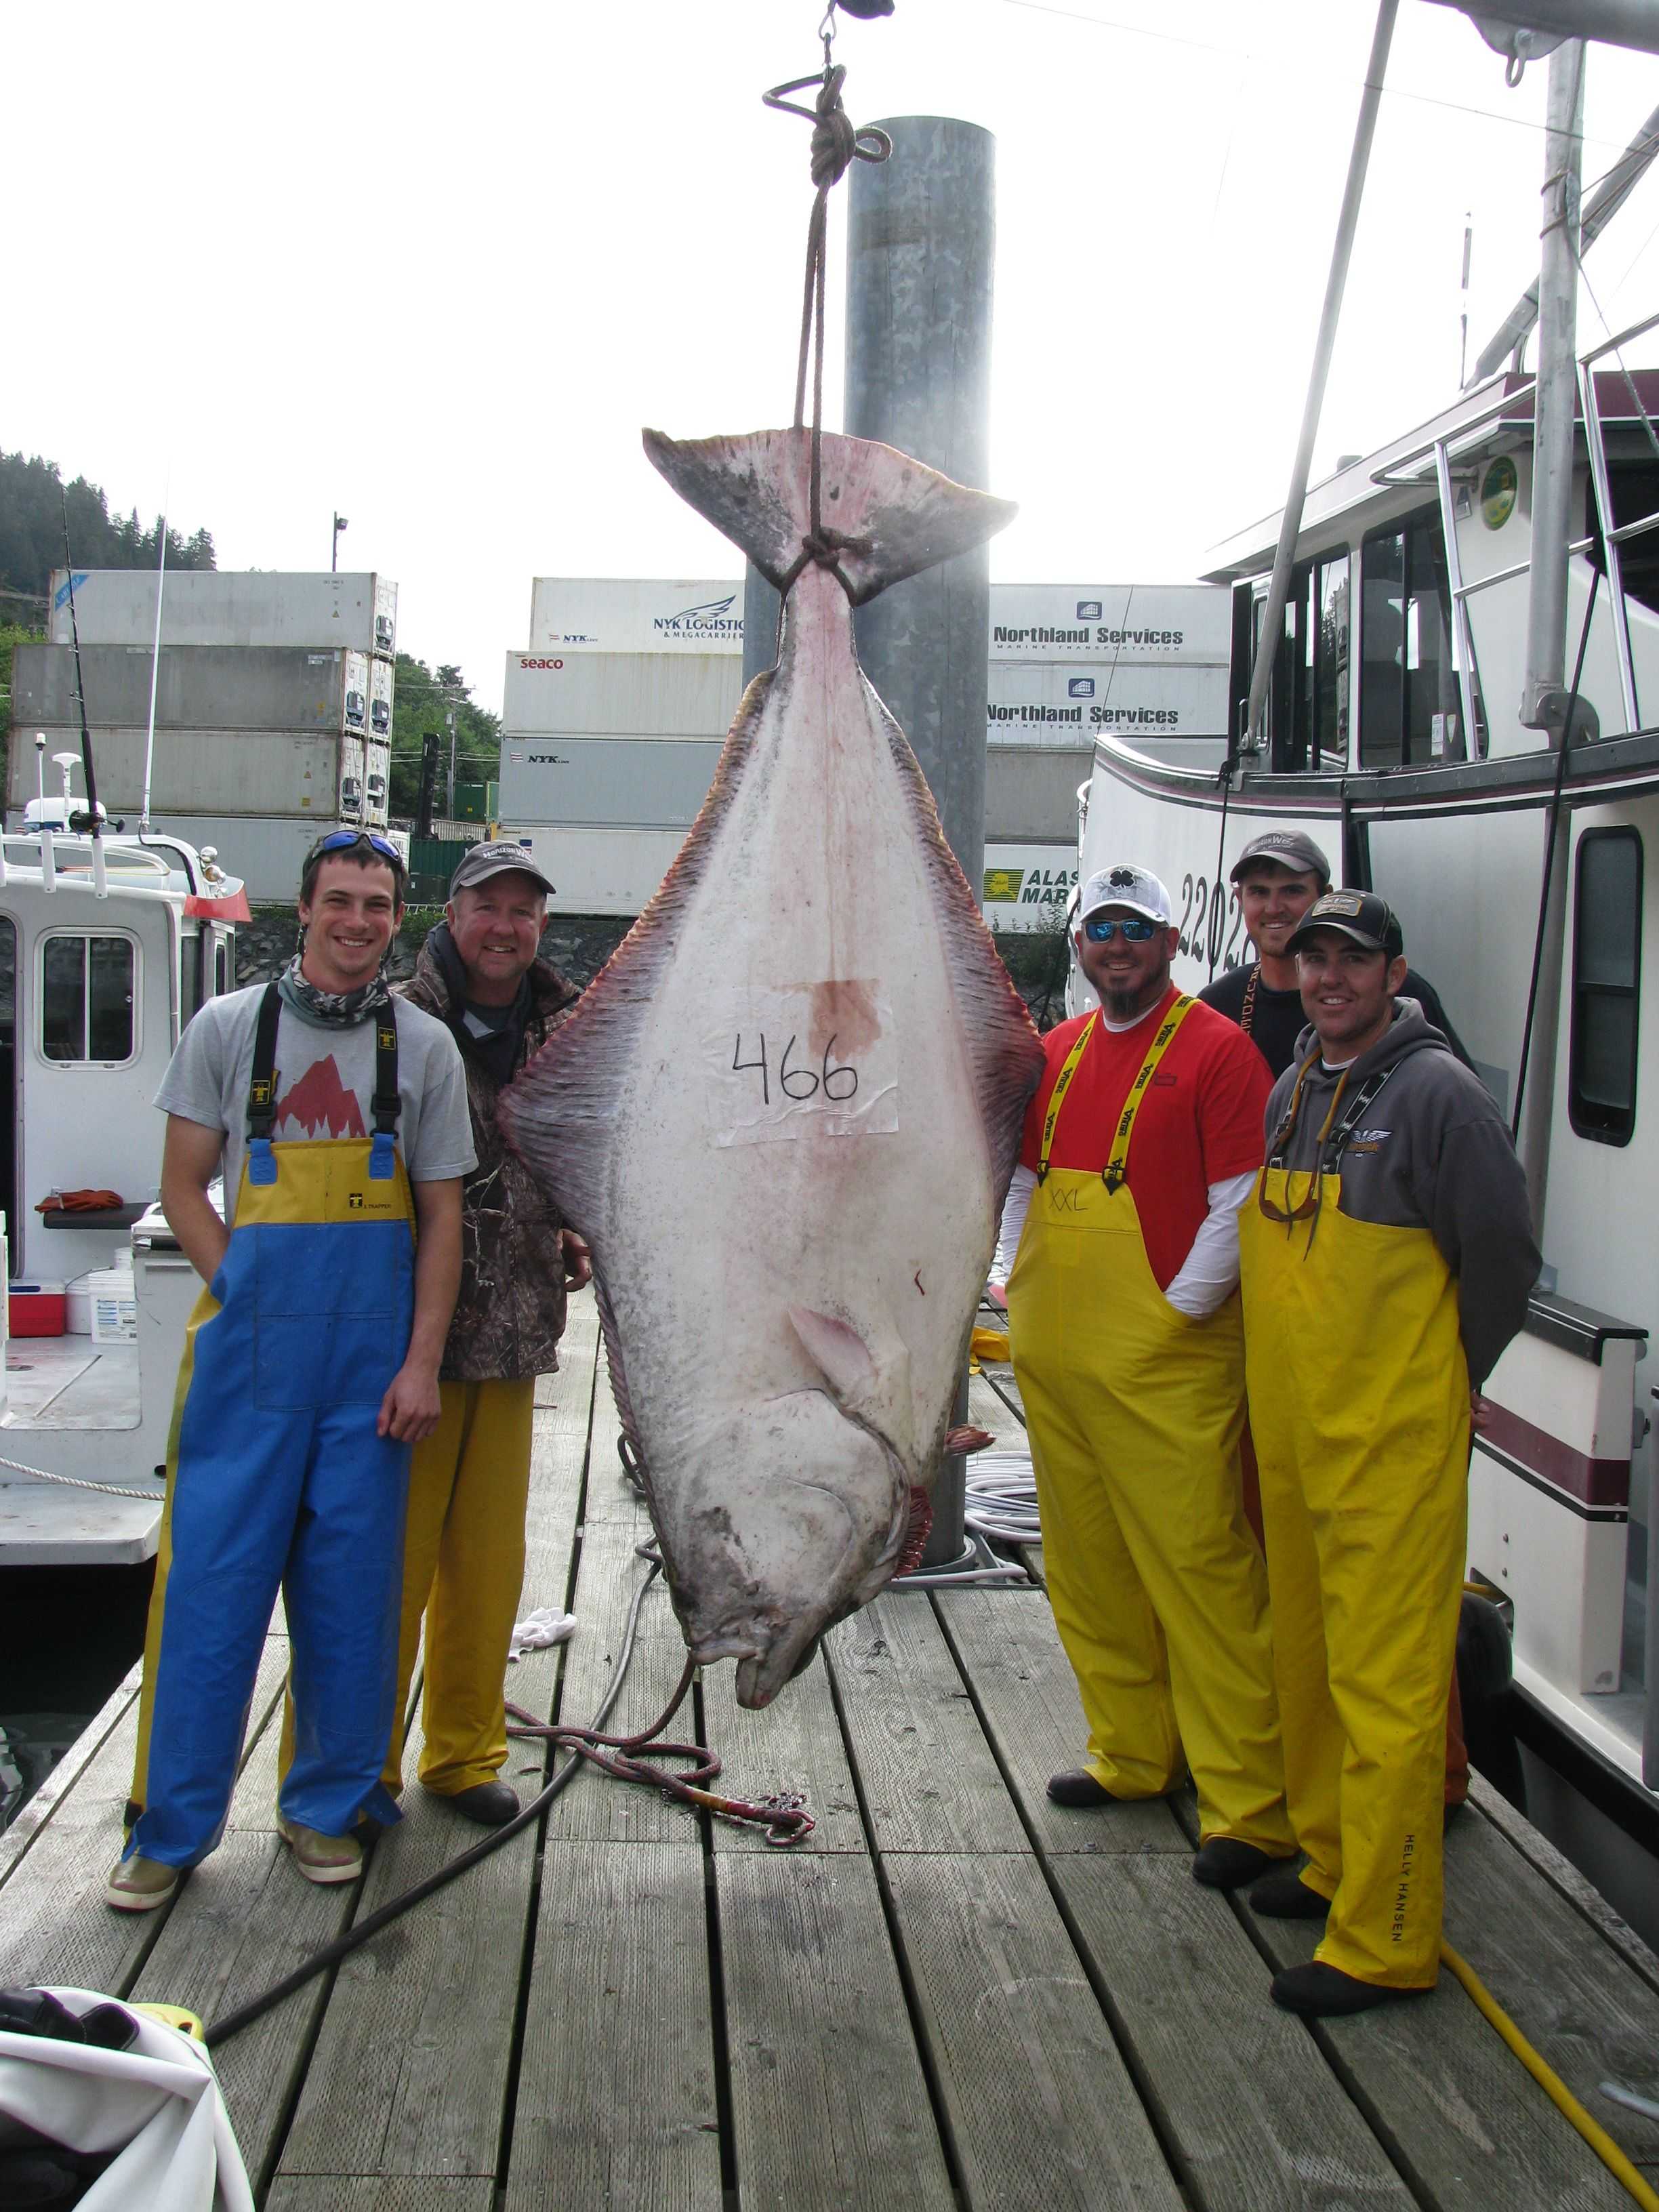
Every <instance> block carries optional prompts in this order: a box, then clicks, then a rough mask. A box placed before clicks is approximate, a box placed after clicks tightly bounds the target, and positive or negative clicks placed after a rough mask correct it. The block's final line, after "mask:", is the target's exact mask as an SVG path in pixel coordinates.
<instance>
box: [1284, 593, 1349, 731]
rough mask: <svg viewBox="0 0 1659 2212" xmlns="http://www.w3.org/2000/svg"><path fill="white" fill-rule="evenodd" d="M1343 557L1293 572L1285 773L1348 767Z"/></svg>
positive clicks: (1346, 600)
mask: <svg viewBox="0 0 1659 2212" xmlns="http://www.w3.org/2000/svg"><path fill="white" fill-rule="evenodd" d="M1348 567H1349V562H1348V556H1347V555H1346V552H1344V553H1339V554H1337V555H1335V556H1334V558H1332V559H1330V560H1328V561H1316V562H1310V563H1309V564H1308V566H1307V567H1306V568H1304V569H1301V570H1299V571H1298V572H1297V624H1298V627H1299V629H1300V631H1301V640H1300V647H1301V649H1300V652H1299V653H1298V656H1297V659H1298V663H1299V665H1298V666H1297V682H1296V715H1295V738H1294V744H1293V745H1292V748H1291V750H1292V752H1293V754H1294V757H1293V758H1291V759H1287V760H1285V761H1283V762H1280V761H1277V760H1276V761H1275V762H1274V763H1273V765H1274V767H1275V768H1279V767H1284V768H1287V769H1316V770H1317V769H1322V768H1346V766H1347V764H1348V629H1349V623H1348Z"/></svg>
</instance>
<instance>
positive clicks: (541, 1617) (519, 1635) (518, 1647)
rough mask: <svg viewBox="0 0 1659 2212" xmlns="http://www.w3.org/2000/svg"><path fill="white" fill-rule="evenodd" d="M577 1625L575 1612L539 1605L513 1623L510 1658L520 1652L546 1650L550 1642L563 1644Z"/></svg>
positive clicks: (508, 1653)
mask: <svg viewBox="0 0 1659 2212" xmlns="http://www.w3.org/2000/svg"><path fill="white" fill-rule="evenodd" d="M575 1626H576V1616H575V1614H574V1613H556V1612H555V1611H554V1610H553V1607H551V1606H550V1605H538V1607H536V1609H535V1611H534V1612H533V1613H526V1615H525V1617H524V1619H523V1620H515V1621H514V1622H513V1642H512V1644H511V1646H510V1647H509V1649H508V1651H507V1657H508V1658H509V1659H516V1658H517V1657H518V1656H519V1655H520V1652H524V1651H544V1650H546V1649H547V1647H548V1645H549V1644H562V1643H563V1642H564V1640H565V1638H566V1637H567V1636H568V1635H569V1634H570V1632H571V1631H572V1630H573V1629H574V1627H575Z"/></svg>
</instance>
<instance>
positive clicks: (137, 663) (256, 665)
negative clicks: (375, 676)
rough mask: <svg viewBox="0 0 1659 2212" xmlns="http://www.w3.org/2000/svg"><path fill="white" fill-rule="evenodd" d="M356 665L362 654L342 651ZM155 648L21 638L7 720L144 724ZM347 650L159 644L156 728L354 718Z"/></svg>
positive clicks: (346, 724)
mask: <svg viewBox="0 0 1659 2212" xmlns="http://www.w3.org/2000/svg"><path fill="white" fill-rule="evenodd" d="M351 659H352V661H353V663H354V665H355V666H356V671H357V672H358V674H359V676H360V675H361V673H362V670H363V669H364V668H366V667H367V665H368V663H367V658H366V656H362V655H353V656H351ZM153 660H154V655H153V654H152V652H151V649H150V647H149V646H148V645H87V644H84V643H83V644H82V647H81V653H80V669H79V682H78V684H77V681H76V654H75V651H74V648H73V647H70V646H67V645H21V646H19V647H17V649H16V651H15V653H14V654H13V656H12V694H11V711H12V720H13V721H14V722H16V723H28V724H31V725H37V724H38V725H46V724H51V723H57V724H58V725H59V726H62V727H64V728H68V727H70V726H73V725H75V724H76V723H78V722H79V720H80V718H81V710H80V705H79V701H80V700H81V699H82V698H83V699H84V700H85V702H86V714H87V720H88V721H89V722H93V723H105V724H109V725H112V726H119V725H121V724H126V725H129V726H131V725H134V724H137V723H148V722H149V697H150V678H151V669H152V663H153ZM347 661H348V656H347V654H346V653H344V652H343V651H341V652H335V651H329V650H325V649H324V648H321V647H319V648H317V649H315V650H313V651H310V652H301V651H300V650H299V649H298V648H297V647H287V646H216V645H176V646H175V645H164V646H163V647H161V665H160V668H159V669H158V670H157V671H155V726H156V727H157V729H158V730H161V729H174V730H289V731H294V730H315V731H319V732H331V733H337V732H339V731H341V730H343V729H347V728H356V727H360V726H361V725H360V724H357V723H356V722H354V721H353V720H351V719H350V716H349V714H348V711H347V694H348V693H349V692H353V691H359V692H360V690H361V686H360V684H358V683H356V682H354V680H353V678H352V676H351V675H349V673H348V667H347Z"/></svg>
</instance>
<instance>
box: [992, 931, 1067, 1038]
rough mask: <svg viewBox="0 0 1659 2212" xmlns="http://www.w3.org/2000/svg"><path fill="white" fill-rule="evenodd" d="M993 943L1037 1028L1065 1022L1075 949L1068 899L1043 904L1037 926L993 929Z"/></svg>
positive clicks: (1050, 1027) (1049, 1028)
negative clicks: (1069, 968) (1068, 923)
mask: <svg viewBox="0 0 1659 2212" xmlns="http://www.w3.org/2000/svg"><path fill="white" fill-rule="evenodd" d="M991 942H992V943H993V944H994V945H995V946H996V949H997V951H998V952H999V953H1000V955H1001V957H1002V964H1003V966H1004V967H1005V968H1006V969H1007V970H1008V978H1009V981H1011V982H1012V985H1013V987H1014V988H1015V989H1016V990H1017V991H1018V993H1019V995H1020V996H1021V998H1022V999H1024V1001H1025V1003H1026V1006H1028V1007H1029V1008H1030V1015H1031V1019H1032V1020H1033V1021H1034V1022H1035V1023H1036V1025H1037V1027H1038V1028H1039V1029H1040V1030H1051V1029H1052V1028H1053V1027H1054V1024H1055V1023H1056V1022H1060V1021H1064V1020H1065V1018H1066V968H1067V965H1068V963H1069V962H1070V959H1071V951H1072V936H1071V931H1070V930H1069V929H1068V928H1067V927H1066V907H1065V902H1063V901H1061V902H1058V903H1056V904H1054V905H1053V906H1045V907H1043V908H1042V909H1041V913H1040V917H1039V919H1038V921H1037V924H1036V928H1034V929H993V930H992V932H991Z"/></svg>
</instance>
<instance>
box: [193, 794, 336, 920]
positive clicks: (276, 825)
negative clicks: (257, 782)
mask: <svg viewBox="0 0 1659 2212" xmlns="http://www.w3.org/2000/svg"><path fill="white" fill-rule="evenodd" d="M151 826H152V828H153V829H155V831H156V833H157V834H158V835H160V836H173V837H182V838H184V839H185V841H186V842H187V843H189V844H191V845H194V846H195V848H196V849H197V852H198V853H203V854H206V853H207V852H208V851H212V852H213V853H214V854H216V857H217V860H218V862H219V865H220V866H222V867H223V868H226V869H228V870H229V872H231V873H232V874H233V875H237V876H240V877H241V878H242V879H243V881H244V882H245V883H246V885H247V895H248V897H249V898H250V900H252V902H253V903H254V904H255V905H256V906H258V905H264V906H271V905H277V906H292V905H293V903H294V902H295V897H296V896H297V895H298V892H299V889H300V870H301V866H303V864H304V861H305V857H306V854H307V853H308V852H309V851H310V850H311V848H312V847H313V845H314V844H315V843H316V842H317V840H318V838H319V837H320V836H323V835H324V834H325V831H327V830H329V829H332V828H334V827H335V826H336V824H335V823H332V822H331V821H330V820H329V819H328V818H327V817H324V819H322V820H321V821H314V820H313V819H311V818H310V817H307V816H291V817H283V816H281V815H253V814H243V815H228V814H198V813H196V812H194V811H185V809H183V808H180V809H179V811H176V812H174V811H168V812H167V813H166V814H158V815H156V817H155V819H154V821H153V823H152V825H151ZM345 826H346V827H347V828H349V829H356V827H357V824H356V823H347V824H346V825H345Z"/></svg>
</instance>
